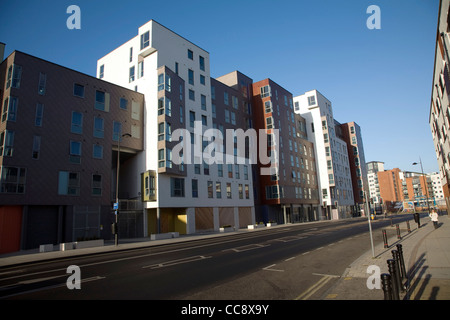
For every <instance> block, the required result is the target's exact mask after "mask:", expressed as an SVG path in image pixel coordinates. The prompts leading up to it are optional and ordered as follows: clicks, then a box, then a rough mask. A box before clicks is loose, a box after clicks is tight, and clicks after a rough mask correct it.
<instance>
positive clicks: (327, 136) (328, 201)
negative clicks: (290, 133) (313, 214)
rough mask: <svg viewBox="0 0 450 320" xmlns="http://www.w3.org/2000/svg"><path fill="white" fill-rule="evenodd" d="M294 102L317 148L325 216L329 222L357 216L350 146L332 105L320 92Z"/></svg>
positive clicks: (313, 92)
mask: <svg viewBox="0 0 450 320" xmlns="http://www.w3.org/2000/svg"><path fill="white" fill-rule="evenodd" d="M293 100H294V110H295V112H296V113H298V114H300V115H301V116H302V117H303V118H304V119H306V123H307V124H308V125H307V126H306V127H307V136H308V139H310V141H312V142H313V144H314V146H315V148H314V150H315V159H316V166H317V170H318V171H319V172H320V174H319V186H320V187H319V191H320V192H319V199H320V203H321V204H322V212H323V213H322V215H323V216H324V217H325V218H327V219H339V218H345V217H350V216H353V215H356V214H357V213H356V209H355V206H354V205H355V201H354V198H353V187H352V178H351V173H350V164H349V157H348V152H347V143H346V142H345V141H344V140H343V135H342V129H341V128H340V126H339V123H338V125H336V123H335V120H334V117H333V110H332V106H331V102H330V101H329V100H328V99H327V98H326V97H325V96H323V95H322V94H321V93H320V92H319V91H317V90H311V91H308V92H305V93H304V94H303V95H300V96H297V97H294V99H293ZM325 172H326V173H327V174H324V173H325Z"/></svg>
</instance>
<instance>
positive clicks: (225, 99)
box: [223, 92, 229, 106]
mask: <svg viewBox="0 0 450 320" xmlns="http://www.w3.org/2000/svg"><path fill="white" fill-rule="evenodd" d="M223 103H225V104H226V105H227V106H228V105H229V101H228V92H224V93H223Z"/></svg>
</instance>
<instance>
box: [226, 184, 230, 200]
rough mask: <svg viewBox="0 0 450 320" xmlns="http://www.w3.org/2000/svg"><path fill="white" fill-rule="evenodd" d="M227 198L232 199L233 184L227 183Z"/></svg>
mask: <svg viewBox="0 0 450 320" xmlns="http://www.w3.org/2000/svg"><path fill="white" fill-rule="evenodd" d="M227 198H228V199H231V183H230V182H227Z"/></svg>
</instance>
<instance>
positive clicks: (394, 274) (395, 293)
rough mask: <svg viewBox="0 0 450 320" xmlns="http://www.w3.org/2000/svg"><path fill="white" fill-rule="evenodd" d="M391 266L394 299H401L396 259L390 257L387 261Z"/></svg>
mask: <svg viewBox="0 0 450 320" xmlns="http://www.w3.org/2000/svg"><path fill="white" fill-rule="evenodd" d="M387 263H388V267H389V273H390V274H391V286H392V300H400V295H399V289H398V287H397V280H396V279H395V277H396V272H397V271H396V270H395V260H392V259H389V260H388V261H387Z"/></svg>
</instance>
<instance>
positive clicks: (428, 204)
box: [413, 157, 431, 227]
mask: <svg viewBox="0 0 450 320" xmlns="http://www.w3.org/2000/svg"><path fill="white" fill-rule="evenodd" d="M419 163H420V169H421V170H422V176H424V177H425V190H426V192H427V193H426V196H427V206H428V214H430V212H431V210H430V202H429V201H428V199H429V198H430V196H429V195H428V182H427V178H426V176H425V174H424V173H423V166H422V159H420V157H419ZM417 164H418V163H417V162H413V166H415V165H417ZM422 193H423V192H422ZM418 219H420V218H419V217H418ZM418 221H420V220H418ZM418 224H419V227H420V222H418Z"/></svg>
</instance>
